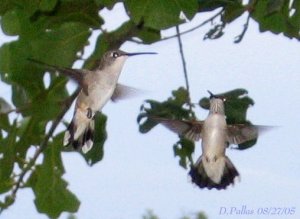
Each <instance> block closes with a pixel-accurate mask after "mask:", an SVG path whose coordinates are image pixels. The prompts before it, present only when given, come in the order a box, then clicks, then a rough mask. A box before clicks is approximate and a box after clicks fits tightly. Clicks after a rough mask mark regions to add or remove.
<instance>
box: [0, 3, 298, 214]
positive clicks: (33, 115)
mask: <svg viewBox="0 0 300 219" xmlns="http://www.w3.org/2000/svg"><path fill="white" fill-rule="evenodd" d="M116 3H120V4H122V5H123V6H124V9H125V11H126V13H127V15H128V16H129V20H128V21H120V25H119V27H118V28H117V29H115V30H113V31H110V32H107V31H103V30H102V27H103V24H105V22H106V21H105V20H104V19H103V18H102V17H101V15H100V13H99V12H101V11H102V10H103V9H109V10H110V9H112V8H113V7H114V5H115V4H116ZM207 12H210V13H212V15H213V14H214V15H213V16H212V18H211V19H209V20H208V21H211V22H207V23H210V24H211V28H210V30H209V31H208V33H207V34H206V35H205V36H204V38H205V39H217V38H219V37H221V36H222V35H223V34H224V29H225V28H226V25H228V24H230V23H231V22H233V21H235V20H237V19H238V18H241V19H244V17H245V16H242V15H244V14H246V15H247V14H248V15H249V19H253V20H255V21H256V22H257V23H258V24H259V27H260V31H262V32H264V31H271V32H273V33H275V34H279V33H282V34H284V35H285V36H287V37H289V38H295V39H299V28H300V25H299V24H300V1H291V0H261V1H258V0H249V2H248V3H246V4H243V3H242V1H241V0H226V1H224V0H190V1H185V0H174V1H169V0H153V1H146V2H144V1H140V0H125V1H120V0H85V1H81V0H32V1H9V0H0V17H1V19H0V25H1V29H2V30H3V32H4V33H5V34H6V35H8V36H15V38H14V40H13V41H12V42H9V43H4V44H3V45H1V47H0V78H1V81H2V83H5V84H7V85H10V86H11V92H12V95H11V100H5V99H4V98H2V97H0V98H1V99H0V129H1V131H0V164H1V165H0V193H1V196H3V198H1V200H2V201H0V207H1V209H2V210H3V209H5V208H8V207H9V206H10V205H12V204H13V203H14V200H15V198H16V193H17V190H18V189H22V188H23V186H24V185H26V186H27V187H30V188H31V189H32V190H33V191H34V194H35V204H36V207H37V209H38V211H39V212H43V213H45V214H46V215H48V216H49V217H58V216H59V215H60V214H61V213H62V212H64V211H69V212H75V211H77V209H78V207H79V201H78V200H77V198H76V197H75V196H74V194H72V193H71V192H70V191H69V190H68V187H67V182H66V181H64V180H63V179H62V177H63V174H64V168H63V161H62V160H61V151H63V152H68V151H70V150H69V149H68V148H66V149H65V148H62V146H61V145H62V143H61V142H62V133H56V132H54V131H55V128H56V126H57V125H58V123H62V124H64V122H63V121H61V120H62V117H63V116H64V114H65V112H66V109H67V108H68V107H69V105H70V101H73V100H74V99H70V98H69V96H70V94H69V93H68V90H67V89H66V84H67V79H66V78H64V77H63V76H60V75H55V74H51V75H50V86H49V87H48V86H46V85H45V84H44V81H43V78H44V75H45V73H46V70H44V69H41V68H38V67H36V66H34V65H32V64H31V63H29V62H28V61H27V59H28V58H34V59H37V60H40V61H43V62H45V63H48V64H52V65H57V66H63V67H71V66H72V65H73V63H74V62H75V61H76V60H79V59H81V58H82V55H83V51H84V48H85V47H86V46H87V45H89V38H90V36H91V34H92V32H93V31H95V30H102V33H101V34H100V35H99V36H98V37H97V39H96V46H95V49H94V51H93V52H92V54H91V55H90V56H89V57H88V58H87V60H86V61H85V63H84V67H85V68H88V69H93V68H95V67H96V66H97V65H98V64H99V60H100V57H101V56H102V54H103V53H104V52H105V51H106V50H108V49H112V48H119V47H120V46H121V45H122V44H123V43H124V42H126V41H128V40H132V41H138V42H139V43H142V44H150V43H155V42H158V41H160V40H161V31H162V30H164V29H167V28H171V27H174V26H176V25H180V24H182V23H185V22H187V20H185V19H182V17H186V18H187V19H188V20H192V19H193V17H194V16H195V15H197V14H202V13H207ZM216 12H217V14H216ZM182 15H184V16H182ZM249 19H247V20H245V27H244V29H243V30H242V34H241V35H239V36H238V38H237V40H236V42H240V41H241V40H242V38H243V36H244V34H245V32H246V29H247V26H248V21H249ZM188 96H189V94H187V92H186V91H185V90H184V89H179V90H177V91H175V92H174V93H173V96H172V97H170V98H169V100H167V101H165V102H162V103H160V102H157V101H155V100H148V101H146V104H149V105H150V107H148V108H147V107H143V108H142V114H141V115H140V116H139V122H140V131H141V132H142V133H146V132H148V131H149V130H150V129H151V128H153V127H154V126H155V125H156V124H155V123H153V122H152V121H149V120H147V119H146V115H147V114H149V113H156V115H159V116H162V117H165V118H177V119H194V118H195V115H194V113H193V112H191V111H190V110H189V107H188V105H187V101H188ZM237 99H238V98H237ZM202 102H204V103H205V99H203V101H202ZM204 103H203V104H204ZM247 104H249V102H247V99H243V98H240V100H236V102H233V103H232V104H231V105H229V106H228V107H227V110H228V112H227V114H228V117H229V119H228V122H229V123H230V122H233V123H234V122H240V121H242V120H243V119H242V118H244V120H245V117H243V116H245V113H246V109H247ZM231 106H232V107H231ZM237 106H239V107H243V109H239V110H237V112H235V109H237ZM203 107H204V105H203ZM231 113H232V115H233V116H231ZM142 119H145V122H142ZM49 127H50V128H49ZM105 127H106V116H105V115H103V114H99V115H98V116H97V119H96V129H97V135H96V139H95V141H96V145H95V146H94V148H93V150H92V151H90V152H89V153H88V154H87V155H84V159H85V160H86V162H87V164H88V165H93V164H95V163H97V162H99V161H101V159H102V158H103V153H104V152H103V147H104V143H105V140H106V130H105ZM53 133H55V134H53ZM42 145H43V147H41V146H42ZM239 148H241V146H239ZM245 148H246V147H245ZM193 150H194V143H192V142H189V141H187V140H183V139H180V140H179V141H178V142H177V143H175V145H174V153H175V155H177V156H179V157H180V164H181V165H182V166H186V165H187V163H188V162H190V161H191V153H192V151H193ZM28 151H36V152H39V153H40V154H41V155H42V156H43V157H44V160H43V162H42V163H41V164H38V165H37V164H36V163H35V162H32V157H31V156H30V154H31V153H28ZM38 155H39V154H37V156H38ZM49 160H51V162H50V161H49ZM14 167H18V168H14ZM52 168H54V169H52ZM26 173H28V174H29V175H30V176H29V177H25V178H23V177H24V175H27V174H26ZM21 176H22V178H21ZM49 176H51V177H53V178H51V179H50V177H49ZM43 177H45V179H42V178H43ZM23 180H25V181H23ZM44 183H45V185H47V186H50V187H47V188H48V191H49V193H47V194H45V188H46V186H45V188H44V187H42V184H44ZM54 191H57V192H59V194H55V192H54ZM57 198H58V199H60V200H64V202H59V203H60V205H59V206H58V205H57V203H55V202H54V201H53V200H54V199H57ZM45 199H47V200H48V199H49V206H47V205H46V204H45V202H44V201H45ZM47 204H48V203H47ZM52 208H53V210H52Z"/></svg>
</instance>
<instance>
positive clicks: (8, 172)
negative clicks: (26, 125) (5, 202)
mask: <svg viewBox="0 0 300 219" xmlns="http://www.w3.org/2000/svg"><path fill="white" fill-rule="evenodd" d="M16 134H17V123H16V121H14V123H13V125H12V126H10V128H9V130H8V135H7V136H6V138H4V139H1V140H0V155H1V158H0V193H4V192H7V191H9V190H10V189H11V188H12V187H13V182H14V180H13V178H12V172H13V168H14V162H15V150H16Z"/></svg>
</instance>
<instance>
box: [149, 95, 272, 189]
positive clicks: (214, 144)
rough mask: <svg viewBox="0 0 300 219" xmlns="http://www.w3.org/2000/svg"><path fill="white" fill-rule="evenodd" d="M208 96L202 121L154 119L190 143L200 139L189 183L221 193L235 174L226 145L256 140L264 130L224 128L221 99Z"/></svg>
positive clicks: (243, 125)
mask: <svg viewBox="0 0 300 219" xmlns="http://www.w3.org/2000/svg"><path fill="white" fill-rule="evenodd" d="M208 92H209V94H210V108H209V114H208V116H207V118H206V119H205V120H204V121H182V120H172V119H164V118H157V117H155V118H154V120H155V121H157V122H159V123H161V124H162V125H164V126H165V127H167V128H169V129H170V130H171V131H173V132H175V133H177V134H179V135H182V136H184V137H186V138H187V139H190V140H192V141H199V140H200V139H202V141H201V143H202V155H201V156H200V157H199V158H198V160H197V161H196V163H195V164H193V165H192V166H191V170H190V172H189V174H190V176H191V178H192V182H193V183H195V184H197V185H198V186H199V187H200V188H208V189H212V188H216V189H218V190H220V189H225V188H226V187H227V186H228V185H230V184H234V179H235V178H236V177H239V172H238V171H237V169H236V168H235V166H234V165H233V163H232V162H231V161H230V159H229V158H228V157H227V156H226V155H225V151H226V148H227V147H228V145H229V144H241V143H244V142H247V141H249V140H253V139H255V138H257V137H258V132H259V131H260V130H261V129H263V128H265V127H266V126H254V125H247V124H234V125H227V123H226V116H225V110H224V101H225V98H224V97H221V96H216V95H214V94H212V93H211V92H210V91H208Z"/></svg>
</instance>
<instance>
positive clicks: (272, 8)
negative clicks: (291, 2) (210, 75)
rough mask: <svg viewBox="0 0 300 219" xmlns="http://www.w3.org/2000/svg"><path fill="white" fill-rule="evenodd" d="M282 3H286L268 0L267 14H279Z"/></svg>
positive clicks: (278, 0)
mask: <svg viewBox="0 0 300 219" xmlns="http://www.w3.org/2000/svg"><path fill="white" fill-rule="evenodd" d="M284 2H286V0H268V4H267V14H272V13H274V12H279V11H280V10H281V8H282V7H283V5H284Z"/></svg>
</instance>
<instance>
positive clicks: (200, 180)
mask: <svg viewBox="0 0 300 219" xmlns="http://www.w3.org/2000/svg"><path fill="white" fill-rule="evenodd" d="M189 174H190V176H191V178H192V182H193V183H195V184H196V185H197V186H199V187H200V188H208V189H213V188H216V189H218V190H220V189H226V187H227V186H228V185H230V184H234V179H235V177H238V176H239V173H238V171H237V169H236V168H235V166H234V165H233V163H232V162H231V161H230V160H229V158H228V157H227V156H224V157H219V158H217V159H216V158H214V159H213V160H209V159H207V157H204V156H201V157H200V158H199V159H198V161H197V162H196V164H195V165H193V166H191V170H190V172H189Z"/></svg>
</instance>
